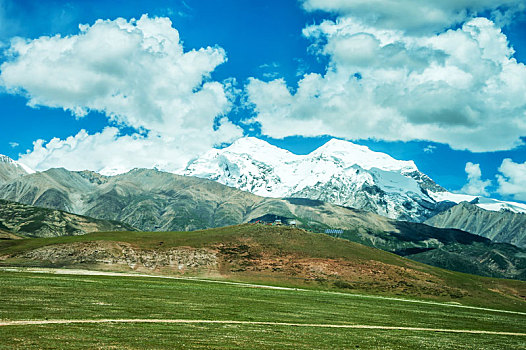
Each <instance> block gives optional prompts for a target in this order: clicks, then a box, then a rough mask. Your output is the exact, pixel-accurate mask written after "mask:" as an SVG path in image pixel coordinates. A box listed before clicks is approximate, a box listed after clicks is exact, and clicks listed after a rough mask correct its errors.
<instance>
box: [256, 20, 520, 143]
mask: <svg viewBox="0 0 526 350" xmlns="http://www.w3.org/2000/svg"><path fill="white" fill-rule="evenodd" d="M304 35H305V36H306V37H308V38H311V39H313V41H314V44H313V47H312V51H314V52H316V53H317V54H319V55H326V56H328V57H329V66H328V67H327V72H326V73H325V74H324V75H320V74H315V73H311V74H306V75H305V76H304V77H303V79H301V80H300V81H299V83H298V87H297V89H295V91H291V89H289V88H288V86H287V84H286V82H285V81H284V80H283V79H276V80H273V81H270V82H263V81H260V80H257V79H251V80H250V82H249V84H248V86H247V92H248V98H249V101H250V102H251V103H252V104H253V106H254V108H255V112H256V113H257V115H256V117H255V118H254V121H256V122H258V123H260V124H261V130H262V133H263V134H265V135H267V136H270V137H275V138H283V137H286V136H292V135H303V136H318V135H324V134H328V135H332V136H336V137H342V138H346V139H367V138H374V139H382V140H387V141H409V140H427V141H433V142H439V143H446V144H449V145H450V146H451V147H452V148H454V149H468V150H471V151H474V152H483V151H495V150H506V149H512V148H514V147H516V146H518V145H520V144H522V141H521V139H520V137H521V136H524V135H526V122H525V120H526V119H525V118H526V67H525V66H524V64H522V63H518V62H517V61H516V60H515V59H514V58H513V53H514V51H513V49H512V48H511V47H510V46H509V43H508V41H507V38H506V36H505V35H504V34H503V33H502V32H501V31H500V29H499V28H498V27H496V26H495V25H494V23H493V22H491V21H490V20H488V19H485V18H475V19H472V20H470V21H469V22H467V23H465V24H464V25H463V26H462V27H461V28H458V29H456V30H448V31H446V32H443V33H441V34H438V35H420V36H411V35H408V34H404V33H403V32H401V31H397V30H388V29H379V28H375V27H371V26H368V25H364V24H362V23H357V22H356V21H353V20H352V19H349V18H339V19H338V20H337V21H335V22H333V21H325V22H323V23H321V24H320V25H314V26H309V27H307V28H305V30H304Z"/></svg>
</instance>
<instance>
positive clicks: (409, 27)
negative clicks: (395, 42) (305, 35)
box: [303, 0, 525, 33]
mask: <svg viewBox="0 0 526 350" xmlns="http://www.w3.org/2000/svg"><path fill="white" fill-rule="evenodd" d="M303 6H304V8H305V9H306V10H308V11H314V10H323V11H328V12H334V13H338V14H340V15H342V16H345V17H349V18H353V19H354V20H357V21H360V22H363V23H365V24H369V25H374V26H375V27H378V28H385V29H400V30H405V31H409V32H414V33H423V32H438V31H441V30H442V29H445V28H450V27H451V26H452V25H455V24H459V23H463V22H464V21H466V20H467V19H469V18H472V17H475V16H476V15H477V14H480V13H482V12H485V11H492V12H493V16H494V17H496V18H498V19H499V20H500V21H504V20H509V19H510V18H512V17H513V14H515V13H517V12H518V11H521V10H523V9H524V7H525V4H524V1H523V0H425V1H421V0H304V2H303Z"/></svg>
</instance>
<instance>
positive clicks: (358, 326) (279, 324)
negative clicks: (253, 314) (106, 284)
mask: <svg viewBox="0 0 526 350" xmlns="http://www.w3.org/2000/svg"><path fill="white" fill-rule="evenodd" d="M86 323H167V324H170V323H176V324H196V323H197V324H226V325H251V326H276V327H312V328H346V329H376V330H393V331H416V332H442V333H470V334H490V335H510V336H526V333H515V332H495V331H482V330H472V329H446V328H423V327H396V326H377V325H375V326H373V325H363V324H323V323H288V322H264V321H233V320H170V319H168V320H157V319H100V320H88V319H84V320H21V321H0V327H5V326H30V325H54V324H86Z"/></svg>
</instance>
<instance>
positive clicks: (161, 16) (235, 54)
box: [0, 0, 526, 202]
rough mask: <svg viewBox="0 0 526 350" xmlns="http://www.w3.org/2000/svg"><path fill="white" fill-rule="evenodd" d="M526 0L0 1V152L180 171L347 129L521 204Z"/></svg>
mask: <svg viewBox="0 0 526 350" xmlns="http://www.w3.org/2000/svg"><path fill="white" fill-rule="evenodd" d="M525 9H526V2H525V1H524V0H491V1H490V0H428V1H425V2H422V1H418V0H396V1H395V0H301V1H295V0H288V1H282V0H281V1H277V0H276V1H274V0H264V1H262V0H261V1H260V0H251V1H242V0H222V1H213V0H207V1H191V0H185V1H182V0H159V1H148V2H145V1H140V0H126V1H121V0H116V1H99V0H90V1H86V0H79V1H60V0H51V1H25V0H16V1H15V0H0V154H5V155H8V156H10V157H12V158H13V159H18V160H20V161H21V162H23V163H25V164H27V165H28V166H30V167H32V168H34V169H36V170H45V169H47V168H51V167H65V168H68V169H70V170H82V169H90V170H95V171H99V172H103V173H115V172H119V171H125V170H128V169H131V168H135V167H147V168H151V167H157V168H159V169H162V170H167V171H175V170H177V169H179V168H181V167H184V165H185V164H186V163H187V162H188V161H189V160H191V159H193V158H195V157H197V156H198V155H199V154H201V153H203V152H205V151H207V150H208V149H210V148H211V147H223V146H225V145H228V144H229V143H231V142H233V141H234V140H236V139H237V138H239V137H243V136H255V137H259V138H261V139H264V140H266V141H268V142H270V143H272V144H274V145H277V146H279V147H282V148H285V149H288V150H290V151H292V152H294V153H297V154H306V153H309V152H311V151H312V150H314V149H315V148H317V147H319V146H321V145H322V144H323V143H325V142H326V141H328V140H329V139H331V138H333V137H336V138H340V139H346V140H349V141H352V142H356V143H359V144H362V145H366V146H368V147H369V148H371V149H372V150H375V151H380V152H385V153H388V154H390V155H391V156H393V157H395V158H397V159H403V160H414V161H415V163H416V165H417V166H418V168H419V169H420V170H421V171H422V172H424V173H426V174H427V175H429V176H430V177H431V178H432V179H434V180H435V181H436V182H437V183H439V184H440V185H442V186H443V187H445V188H447V189H448V190H451V191H457V192H458V191H460V192H463V193H468V194H473V195H483V196H490V197H494V198H500V199H507V200H516V201H523V202H524V201H526V145H525V142H526V67H525V65H524V63H526V15H525Z"/></svg>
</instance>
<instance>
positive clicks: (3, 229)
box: [0, 200, 135, 239]
mask: <svg viewBox="0 0 526 350" xmlns="http://www.w3.org/2000/svg"><path fill="white" fill-rule="evenodd" d="M134 230H135V229H134V228H133V227H132V226H130V225H126V224H123V223H120V222H116V221H109V220H100V219H94V218H90V217H86V216H80V215H75V214H71V213H67V212H64V211H61V210H53V209H47V208H38V207H32V206H29V205H24V204H20V203H15V202H9V201H5V200H0V233H2V234H3V236H2V237H4V239H15V238H17V237H16V236H15V235H13V234H16V235H17V236H18V235H23V236H25V237H57V236H71V235H83V234H86V233H89V232H100V231H134Z"/></svg>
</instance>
